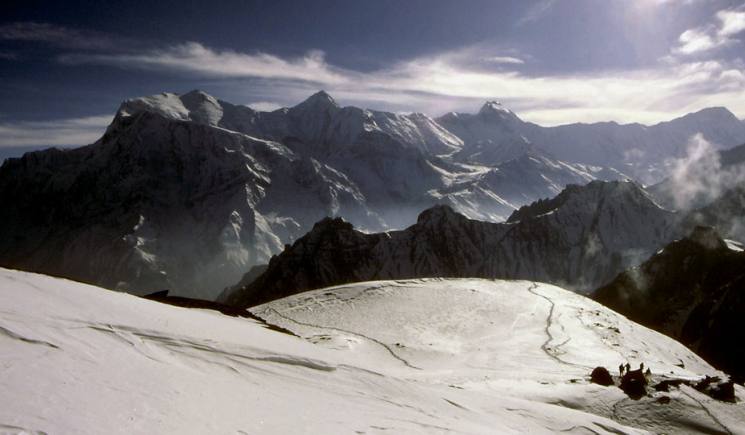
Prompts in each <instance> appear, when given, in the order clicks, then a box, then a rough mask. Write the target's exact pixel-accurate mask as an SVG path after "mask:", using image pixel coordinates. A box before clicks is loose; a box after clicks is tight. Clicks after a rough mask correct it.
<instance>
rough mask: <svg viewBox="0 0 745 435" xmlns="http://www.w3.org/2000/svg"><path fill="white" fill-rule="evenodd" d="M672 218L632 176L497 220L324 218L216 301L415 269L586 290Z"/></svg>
mask: <svg viewBox="0 0 745 435" xmlns="http://www.w3.org/2000/svg"><path fill="white" fill-rule="evenodd" d="M677 219H678V217H677V216H676V215H675V214H674V213H672V212H669V211H667V210H664V209H662V208H660V207H659V206H658V205H657V204H656V203H654V201H653V200H652V199H651V198H650V197H649V196H648V195H647V194H646V192H644V190H643V189H642V188H641V187H640V186H638V185H637V184H635V183H633V182H598V181H595V182H592V183H590V184H588V185H585V186H570V187H568V188H567V189H565V190H564V191H563V192H562V193H561V194H560V195H559V196H557V197H556V198H554V199H551V200H545V201H539V202H536V203H534V204H532V205H530V206H526V207H523V208H521V209H520V210H518V211H516V212H515V213H514V214H513V215H512V216H511V217H510V219H509V220H508V221H507V222H506V223H489V222H481V221H475V220H470V219H468V218H466V217H465V216H463V215H460V214H458V213H456V212H455V211H453V210H452V209H451V208H449V207H447V206H436V207H433V208H431V209H428V210H425V211H424V212H422V213H421V214H420V215H419V218H418V221H417V223H416V224H415V225H413V226H411V227H409V228H407V229H405V230H402V231H391V232H386V233H377V234H365V233H362V232H359V231H357V230H355V229H354V228H353V226H352V224H350V223H347V222H344V221H343V220H341V219H339V218H337V219H330V218H328V219H324V220H323V221H321V222H319V223H317V224H316V225H315V226H314V227H313V229H312V230H311V231H310V232H309V233H308V234H306V235H305V236H303V237H302V238H300V239H299V240H298V241H296V242H295V243H294V244H293V245H292V246H288V247H287V248H286V249H285V250H284V251H283V252H282V253H281V254H280V255H278V256H276V257H273V258H272V259H271V261H270V262H269V266H268V268H267V269H266V271H264V273H263V274H261V275H260V276H259V277H258V278H256V279H255V280H254V281H253V282H251V283H250V284H247V285H239V286H237V287H235V288H232V289H229V290H227V291H226V292H225V293H223V295H222V296H221V298H220V300H221V301H224V302H226V303H228V304H231V305H235V306H251V305H255V304H257V303H262V302H266V301H270V300H274V299H278V298H281V297H284V296H287V295H291V294H295V293H298V292H301V291H305V290H308V289H314V288H321V287H326V286H329V285H335V284H342V283H347V282H355V281H368V280H376V279H405V278H419V277H483V278H520V279H531V280H539V281H544V282H552V283H561V284H562V285H564V286H566V287H568V288H573V289H575V290H591V289H593V288H595V287H597V286H598V285H600V284H602V283H605V282H607V281H609V280H610V279H612V278H613V277H614V276H615V275H616V274H617V273H619V272H620V271H622V270H623V269H625V268H626V267H629V266H631V265H636V264H639V263H641V262H642V261H643V260H644V259H646V258H647V257H648V256H649V255H650V254H651V253H653V252H655V251H656V250H657V249H658V248H659V247H660V246H662V245H664V244H665V243H667V242H668V241H669V240H671V238H672V234H673V231H674V229H675V224H676V222H677ZM243 283H245V280H244V281H243Z"/></svg>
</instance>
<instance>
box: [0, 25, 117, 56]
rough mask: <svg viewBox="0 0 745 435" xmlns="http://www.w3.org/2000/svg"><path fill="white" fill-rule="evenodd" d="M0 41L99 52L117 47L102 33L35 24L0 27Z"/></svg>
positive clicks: (111, 39)
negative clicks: (42, 44)
mask: <svg viewBox="0 0 745 435" xmlns="http://www.w3.org/2000/svg"><path fill="white" fill-rule="evenodd" d="M0 39H4V40H10V41H31V42H43V43H46V44H50V45H53V46H57V47H61V48H68V49H76V50H101V49H109V48H112V47H115V46H116V45H117V44H116V42H115V40H114V39H113V38H112V37H111V36H109V35H107V34H104V33H100V32H92V31H84V30H78V29H71V28H68V27H62V26H57V25H54V24H49V23H37V22H16V23H9V24H3V25H0Z"/></svg>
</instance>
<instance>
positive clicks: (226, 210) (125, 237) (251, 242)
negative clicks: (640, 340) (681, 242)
mask: <svg viewBox="0 0 745 435" xmlns="http://www.w3.org/2000/svg"><path fill="white" fill-rule="evenodd" d="M462 146H463V143H462V141H461V140H460V139H459V138H458V137H457V136H455V135H454V134H452V133H450V132H448V131H447V130H445V129H444V128H443V127H442V126H440V125H439V124H438V123H437V122H435V121H434V120H433V119H431V118H429V117H427V116H426V115H423V114H409V115H403V114H393V113H386V112H379V111H372V110H363V109H359V108H355V107H340V106H339V105H338V104H337V103H336V102H335V101H334V100H333V99H332V98H331V97H330V96H329V95H328V94H326V93H325V92H319V93H317V94H315V95H313V96H311V97H310V98H308V99H307V100H306V101H304V102H302V103H300V104H298V105H297V106H295V107H292V108H285V109H279V110H276V111H273V112H259V111H255V110H253V109H251V108H249V107H246V106H238V105H233V104H230V103H227V102H224V101H220V100H217V99H215V98H213V97H211V96H210V95H208V94H206V93H204V92H200V91H193V92H189V93H187V94H183V95H176V94H168V93H164V94H159V95H154V96H150V97H142V98H135V99H132V100H128V101H125V102H124V103H122V105H121V107H120V108H119V110H118V112H117V115H116V117H115V118H114V121H113V122H112V124H111V125H110V126H109V128H108V129H107V131H106V133H105V134H104V136H103V137H102V138H101V139H100V140H99V141H97V142H96V143H95V144H93V145H89V146H86V147H83V148H79V149H74V150H65V151H60V150H48V151H42V152H34V153H29V154H27V155H25V156H24V157H23V158H21V159H10V160H8V161H6V162H4V164H3V166H2V167H0V203H2V204H4V207H3V208H2V210H0V265H4V266H8V267H13V268H21V269H26V270H32V271H39V272H45V273H49V274H53V275H59V276H65V277H70V278H73V279H76V280H81V281H85V282H90V283H96V284H98V285H102V286H106V287H108V288H117V289H121V290H126V291H131V292H136V293H147V292H152V291H157V290H161V289H164V288H168V289H170V290H172V291H173V292H175V293H177V294H184V295H191V296H198V297H201V298H207V299H209V298H214V297H215V296H217V294H218V293H219V292H220V291H221V290H222V289H223V288H224V287H226V286H228V285H233V284H235V283H236V282H238V281H239V279H240V278H241V276H242V275H243V274H244V273H245V271H246V270H248V269H249V268H250V267H252V266H254V265H257V264H264V263H266V262H267V261H268V259H269V258H270V257H271V256H272V255H273V254H276V253H278V252H280V251H281V249H282V247H283V246H284V245H285V244H287V243H292V242H293V241H294V240H296V238H297V237H299V236H300V235H302V234H303V233H305V232H306V231H308V230H309V229H310V228H311V227H312V225H313V223H315V222H316V221H318V220H320V219H322V218H323V217H325V216H343V217H344V218H345V219H347V220H348V221H350V222H353V223H354V224H355V225H356V226H358V227H359V228H362V229H365V230H368V231H380V230H385V229H390V228H403V227H406V226H408V225H411V224H412V223H414V222H415V221H416V216H417V215H418V214H419V212H420V211H421V210H423V209H425V208H427V207H431V206H432V205H434V204H438V203H442V204H449V205H451V206H452V207H454V208H455V209H456V210H458V211H459V212H462V213H464V214H465V215H467V216H469V217H472V218H478V219H484V220H495V221H499V220H504V219H505V218H506V217H507V216H509V214H510V213H512V211H514V210H515V209H516V208H518V207H519V206H521V205H523V204H526V203H530V202H532V201H534V200H536V199H538V198H542V197H549V196H553V195H555V194H557V193H558V192H559V191H560V190H561V189H562V188H563V187H564V186H565V185H566V184H569V183H587V182H589V181H591V180H593V179H596V178H603V179H607V178H615V177H619V176H620V175H619V174H615V173H611V172H608V171H601V170H598V168H589V167H585V166H580V165H570V164H566V163H563V162H559V161H556V160H554V159H551V158H549V157H546V156H543V155H540V154H536V153H530V154H523V155H521V156H518V157H516V158H515V159H513V160H509V161H506V162H502V163H500V164H499V165H498V166H491V167H488V166H484V165H475V164H463V163H460V162H457V161H454V160H453V159H451V158H450V157H448V156H449V155H451V154H453V153H455V152H457V151H458V150H460V149H461V148H462Z"/></svg>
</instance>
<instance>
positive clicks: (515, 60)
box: [484, 56, 525, 65]
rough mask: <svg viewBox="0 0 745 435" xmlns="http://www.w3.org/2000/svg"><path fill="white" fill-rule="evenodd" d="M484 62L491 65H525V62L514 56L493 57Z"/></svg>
mask: <svg viewBox="0 0 745 435" xmlns="http://www.w3.org/2000/svg"><path fill="white" fill-rule="evenodd" d="M484 60H485V61H487V62H491V63H504V64H510V65H522V64H524V63H525V61H524V60H522V59H520V58H517V57H512V56H491V57H486V58H484Z"/></svg>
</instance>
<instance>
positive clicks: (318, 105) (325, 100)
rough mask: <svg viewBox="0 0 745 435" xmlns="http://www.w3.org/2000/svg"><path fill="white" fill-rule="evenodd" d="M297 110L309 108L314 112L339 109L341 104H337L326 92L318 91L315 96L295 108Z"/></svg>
mask: <svg viewBox="0 0 745 435" xmlns="http://www.w3.org/2000/svg"><path fill="white" fill-rule="evenodd" d="M295 107H296V108H308V109H313V110H318V109H338V108H339V104H337V103H336V100H334V98H333V97H331V95H329V94H328V93H327V92H326V91H323V90H321V91H318V92H316V93H315V94H313V95H311V96H310V97H308V98H307V99H306V100H305V101H303V102H302V103H300V104H298V105H297V106H295Z"/></svg>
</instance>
